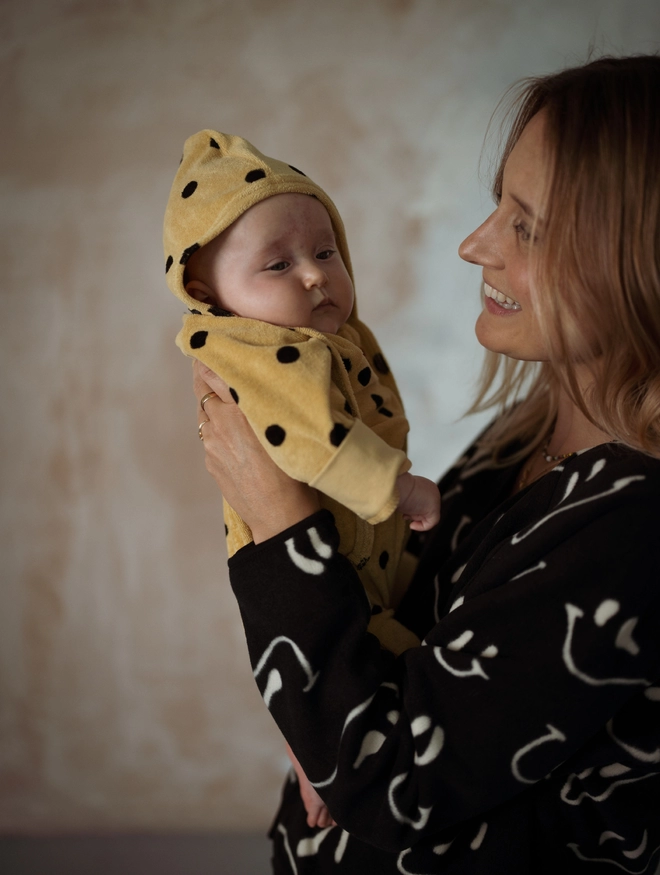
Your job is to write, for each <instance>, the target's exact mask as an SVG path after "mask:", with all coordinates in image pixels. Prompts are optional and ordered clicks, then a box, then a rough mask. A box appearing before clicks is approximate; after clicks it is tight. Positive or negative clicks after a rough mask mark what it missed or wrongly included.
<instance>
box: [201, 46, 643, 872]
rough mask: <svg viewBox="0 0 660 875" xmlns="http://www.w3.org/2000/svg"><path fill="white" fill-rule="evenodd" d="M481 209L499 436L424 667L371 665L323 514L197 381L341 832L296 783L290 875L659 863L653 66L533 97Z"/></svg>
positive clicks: (288, 698) (448, 514) (478, 473)
mask: <svg viewBox="0 0 660 875" xmlns="http://www.w3.org/2000/svg"><path fill="white" fill-rule="evenodd" d="M494 194H495V201H496V204H497V206H496V209H495V211H494V212H493V214H492V215H491V216H490V217H489V218H488V219H487V220H486V221H485V222H484V224H483V225H482V226H481V227H480V228H478V229H477V230H476V231H474V233H473V234H471V235H470V237H468V238H467V240H465V241H464V242H463V244H462V245H461V248H460V254H461V256H462V257H463V258H464V259H466V260H467V261H470V262H473V263H475V264H477V265H479V266H480V267H481V268H482V274H483V282H484V291H485V298H484V308H483V310H482V313H481V315H480V316H479V320H478V322H477V336H478V339H479V341H480V342H481V343H482V344H483V345H484V346H485V347H486V349H487V350H489V351H490V352H489V355H490V357H491V359H492V361H490V362H489V363H488V366H487V368H486V371H485V376H484V381H483V385H482V391H481V393H480V395H479V398H478V400H477V403H476V405H475V409H483V408H485V407H487V406H489V405H496V404H499V405H501V407H502V409H503V411H504V412H501V413H500V415H499V417H498V419H497V420H496V421H495V423H494V424H493V426H492V427H491V428H490V429H489V430H488V431H487V432H486V433H485V435H483V436H482V437H481V439H479V440H477V442H476V443H475V444H474V445H473V446H472V447H470V448H469V450H468V451H467V452H466V454H465V455H464V456H463V457H462V458H461V459H460V460H459V462H458V463H457V464H456V465H455V467H454V468H452V469H451V470H450V471H449V472H448V473H447V475H446V476H445V477H444V479H443V480H442V481H441V483H440V489H441V493H442V497H443V513H442V521H441V523H440V525H439V526H438V527H437V528H436V529H435V530H434V531H433V532H431V533H430V534H429V535H428V536H426V539H425V543H423V544H417V545H415V549H417V551H418V552H419V555H420V559H419V564H418V567H417V571H416V573H415V577H414V579H413V582H412V584H411V587H410V589H409V591H408V594H407V596H406V598H405V600H404V603H403V604H402V605H401V608H400V610H399V612H398V617H399V619H400V620H401V621H402V622H403V623H404V624H405V625H407V626H408V627H410V628H411V629H412V630H413V631H414V632H416V633H417V634H418V635H419V636H420V638H423V639H424V646H422V647H419V648H415V649H412V650H409V651H407V652H406V653H405V654H404V655H403V656H401V657H399V658H398V659H395V658H394V657H393V656H392V655H391V654H389V653H387V652H385V651H381V650H380V649H379V647H378V643H377V642H376V640H375V639H374V638H372V637H371V636H369V635H368V634H367V633H366V627H367V624H368V621H369V608H368V605H367V604H365V600H364V596H363V594H362V590H361V588H360V585H359V581H358V579H357V577H356V575H355V574H354V572H353V571H352V569H351V567H350V566H349V564H348V563H347V562H346V560H345V559H343V558H342V557H341V556H340V555H338V554H337V552H336V544H337V535H336V532H335V530H334V526H333V521H332V518H331V516H330V515H329V514H328V513H327V512H325V511H319V510H318V503H317V500H316V496H315V494H314V492H313V490H311V489H309V488H308V487H307V486H305V485H303V484H301V483H296V482H294V481H290V480H288V479H287V478H286V477H285V476H284V475H283V474H282V473H281V472H280V471H279V470H278V469H276V468H274V466H272V465H271V464H270V463H269V461H268V460H267V458H266V457H265V455H264V454H263V453H262V452H261V450H260V447H259V445H258V443H257V442H256V440H255V439H254V438H253V436H252V434H251V432H250V431H249V428H248V427H247V426H246V423H245V421H244V419H243V418H242V415H241V413H240V410H238V408H237V407H236V405H234V404H232V403H231V397H230V396H229V394H228V392H227V390H226V387H225V386H223V385H222V384H221V383H220V382H219V381H217V379H215V377H214V375H212V374H211V373H210V372H208V371H204V372H202V371H200V370H199V369H198V371H197V373H196V380H195V392H196V394H197V397H198V398H201V397H202V396H203V395H204V394H205V393H207V392H208V391H209V388H210V389H212V390H213V391H215V392H216V393H217V394H218V396H219V398H217V399H216V398H212V399H211V401H210V402H209V403H207V404H206V414H207V415H208V418H209V419H210V425H208V426H207V427H206V428H205V429H204V438H205V448H206V458H207V467H208V468H209V470H210V471H211V473H212V474H213V475H214V477H215V479H216V480H217V482H218V484H219V485H220V487H221V489H222V491H223V493H224V494H225V497H226V498H227V500H228V501H229V503H230V504H231V505H232V506H233V507H234V508H236V510H237V511H238V512H239V513H240V515H241V516H242V517H243V518H244V519H245V520H246V521H247V522H248V524H249V526H250V528H251V529H252V532H253V534H254V536H255V544H254V545H252V546H250V547H247V548H245V549H244V550H243V551H241V552H239V553H238V554H236V556H235V557H234V558H233V559H232V561H231V563H230V569H231V579H232V586H233V589H234V592H235V594H236V597H237V599H238V602H239V605H240V608H241V612H242V616H243V620H244V624H245V629H246V635H247V640H248V645H249V648H250V654H251V659H252V664H253V669H254V673H255V677H256V680H257V683H258V685H259V688H260V690H261V691H262V694H263V695H264V699H265V701H266V703H267V705H268V707H269V709H270V711H271V713H272V715H273V717H274V718H275V720H276V721H277V722H278V724H279V726H280V728H281V729H282V731H283V733H284V735H285V736H286V738H287V741H288V742H289V744H290V745H291V747H292V749H293V751H294V752H295V754H296V755H297V757H298V759H299V760H300V762H301V763H302V766H303V768H304V769H305V772H306V773H307V775H308V777H309V778H310V780H311V781H312V783H313V784H314V786H315V787H316V788H317V789H318V792H319V793H320V794H321V796H322V797H323V799H324V800H325V802H326V803H327V806H328V809H329V811H330V812H331V814H332V817H333V818H334V819H335V821H336V823H337V824H338V826H330V827H328V828H326V829H322V830H318V829H311V828H309V827H307V826H306V823H305V811H304V807H303V804H302V801H301V798H300V793H299V788H298V786H297V784H295V783H293V782H289V783H288V785H287V787H286V788H285V791H284V799H283V803H282V807H281V809H280V812H279V814H278V817H277V819H276V822H275V825H274V827H273V830H272V833H271V835H272V838H273V840H274V866H275V871H276V872H278V873H280V872H282V873H283V872H287V873H288V872H296V873H301V875H302V873H305V872H313V873H326V872H337V873H381V872H382V873H395V872H399V873H415V875H425V873H433V872H442V873H488V875H492V873H496V872H502V873H507V875H515V873H535V875H537V873H556V872H558V871H563V872H599V871H603V872H612V871H614V870H616V869H622V870H623V871H626V872H635V873H637V872H647V871H648V872H652V871H654V868H655V866H656V865H657V864H658V857H659V855H658V851H660V778H659V777H658V772H659V771H660V638H659V637H658V632H657V630H658V622H659V620H660V538H659V537H658V498H659V492H660V58H657V57H640V58H628V59H626V58H623V59H609V58H602V59H600V60H597V61H595V62H593V63H590V64H588V65H586V66H584V67H579V68H576V69H573V70H567V71H563V72H561V73H559V74H556V75H553V76H547V77H543V78H540V79H535V80H531V81H528V82H527V83H525V84H524V88H523V89H522V91H521V93H520V95H519V97H518V100H517V103H516V106H515V115H514V118H513V123H512V125H511V128H510V134H509V137H508V140H507V142H506V145H505V148H504V152H503V156H502V160H501V163H500V167H499V170H498V172H497V174H496V177H495V184H494ZM500 356H501V357H502V358H499V357H500ZM498 363H503V376H502V380H501V382H500V384H499V386H497V384H496V376H497V369H498ZM535 363H536V364H535ZM530 368H531V369H532V374H531V376H530ZM529 380H531V384H530V382H528V381H529ZM526 385H527V386H529V389H528V391H527V393H526V395H525V397H524V398H523V400H518V403H514V402H515V401H516V399H518V398H520V396H521V394H522V390H523V389H524V387H525V386H526ZM206 418H207V417H206V415H205V414H203V413H202V412H200V415H199V419H200V420H203V419H206ZM274 508H276V511H274V510H273V509H274ZM301 557H302V558H301Z"/></svg>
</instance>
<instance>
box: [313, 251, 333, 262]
mask: <svg viewBox="0 0 660 875" xmlns="http://www.w3.org/2000/svg"><path fill="white" fill-rule="evenodd" d="M334 254H335V250H334V249H324V250H323V251H322V252H319V254H318V255H317V256H316V257H317V258H320V259H321V261H326V260H327V259H328V258H332V256H333V255H334Z"/></svg>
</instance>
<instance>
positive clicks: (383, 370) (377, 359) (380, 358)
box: [374, 352, 390, 374]
mask: <svg viewBox="0 0 660 875" xmlns="http://www.w3.org/2000/svg"><path fill="white" fill-rule="evenodd" d="M374 367H375V368H376V370H377V371H378V373H379V374H389V372H390V366H389V365H388V364H387V362H386V361H385V356H384V355H383V353H382V352H377V353H376V354H375V356H374Z"/></svg>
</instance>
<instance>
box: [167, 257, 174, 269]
mask: <svg viewBox="0 0 660 875" xmlns="http://www.w3.org/2000/svg"><path fill="white" fill-rule="evenodd" d="M173 264H174V259H173V258H172V256H171V255H168V256H167V261H166V262H165V273H167V271H168V270H169V269H170V268H171V267H172V265H173Z"/></svg>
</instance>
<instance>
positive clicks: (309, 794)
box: [286, 744, 337, 829]
mask: <svg viewBox="0 0 660 875" xmlns="http://www.w3.org/2000/svg"><path fill="white" fill-rule="evenodd" d="M286 752H287V753H288V755H289V759H290V760H291V763H292V764H293V768H294V769H295V771H296V775H297V776H298V783H299V784H300V798H301V799H302V801H303V805H304V806H305V811H306V812H307V826H318V827H320V828H321V829H325V828H326V827H327V826H337V824H336V823H335V822H334V820H333V819H332V817H331V815H330V812H329V811H328V809H327V807H326V804H325V802H324V801H323V799H321V797H320V796H319V794H318V793H317V792H316V790H315V789H314V788H313V787H312V785H311V784H310V783H309V779H308V778H307V775H306V774H305V773H304V771H303V768H302V766H301V765H300V763H299V762H298V760H297V759H296V757H295V755H294V753H293V751H292V750H291V748H290V747H289V745H288V744H287V745H286Z"/></svg>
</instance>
